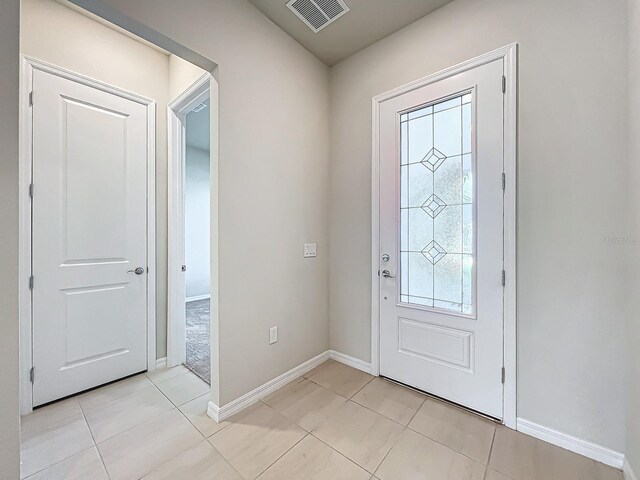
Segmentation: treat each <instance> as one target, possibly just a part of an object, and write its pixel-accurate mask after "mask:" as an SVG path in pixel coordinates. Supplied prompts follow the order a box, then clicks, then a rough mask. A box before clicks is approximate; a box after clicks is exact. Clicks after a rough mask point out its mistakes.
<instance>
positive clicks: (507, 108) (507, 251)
mask: <svg viewBox="0 0 640 480" xmlns="http://www.w3.org/2000/svg"><path fill="white" fill-rule="evenodd" d="M517 51H518V45H517V44H516V43H512V44H510V45H507V46H505V47H502V48H499V49H497V50H494V51H492V52H489V53H486V54H484V55H481V56H479V57H476V58H473V59H470V60H467V61H465V62H462V63H460V64H458V65H455V66H453V67H450V68H447V69H444V70H441V71H440V72H437V73H434V74H432V75H428V76H426V77H423V78H420V79H418V80H415V81H413V82H411V83H408V84H406V85H403V86H401V87H398V88H395V89H393V90H390V91H388V92H385V93H382V94H380V95H377V96H375V97H374V98H373V101H372V107H373V131H372V133H373V135H372V138H373V145H372V179H371V207H372V208H371V209H372V213H371V239H372V244H371V253H372V256H371V265H372V271H371V292H372V294H371V297H372V298H371V373H372V374H373V375H379V373H380V277H379V275H378V266H379V264H380V255H381V251H380V204H379V200H380V156H379V148H380V135H379V131H378V125H379V118H380V103H382V102H383V101H385V100H389V99H391V98H394V97H396V96H399V95H402V94H405V93H407V92H411V91H412V90H416V89H418V88H421V87H424V86H425V85H429V84H431V83H435V82H438V81H440V80H443V79H445V78H448V77H452V76H454V75H457V74H459V73H462V72H464V71H467V70H471V69H473V68H476V67H479V66H481V65H484V64H487V63H489V62H493V61H495V60H500V59H503V60H504V76H505V88H506V92H505V95H504V145H503V148H504V172H505V175H506V185H505V192H504V265H505V272H506V282H505V289H504V367H505V380H504V390H503V423H504V424H505V425H506V426H507V427H509V428H512V429H515V428H516V405H517V402H516V394H517V392H516V387H517V382H516V375H517V366H516V348H517V336H516V333H517V332H516V325H517V322H516V183H517V182H516V180H517V179H516V157H517V110H516V109H517ZM496 181H499V179H496Z"/></svg>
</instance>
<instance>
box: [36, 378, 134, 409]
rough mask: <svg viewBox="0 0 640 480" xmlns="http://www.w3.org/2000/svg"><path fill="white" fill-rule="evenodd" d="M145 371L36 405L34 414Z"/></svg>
mask: <svg viewBox="0 0 640 480" xmlns="http://www.w3.org/2000/svg"><path fill="white" fill-rule="evenodd" d="M146 371H147V370H141V371H139V372H136V373H132V374H130V375H127V376H126V377H122V378H116V379H115V380H111V381H110V382H107V383H101V384H100V385H96V386H95V387H91V388H87V389H86V390H80V391H79V392H76V393H72V394H71V395H67V396H66V397H62V398H57V399H55V400H51V401H50V402H47V403H43V404H42V405H38V406H37V407H33V411H34V412H35V411H37V410H40V409H41V408H44V407H48V406H50V405H53V404H55V403H61V402H64V401H65V400H69V399H70V398H73V397H79V396H80V395H84V394H85V393H89V392H92V391H94V390H98V389H99V388H102V387H107V386H109V385H112V384H114V383H118V382H121V381H123V380H127V379H129V378H131V377H135V376H136V375H140V374H142V373H145V372H146Z"/></svg>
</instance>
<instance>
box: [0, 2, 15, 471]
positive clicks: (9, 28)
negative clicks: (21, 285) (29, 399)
mask: <svg viewBox="0 0 640 480" xmlns="http://www.w3.org/2000/svg"><path fill="white" fill-rule="evenodd" d="M19 26H20V2H19V0H5V1H3V2H2V14H1V15H0V45H2V47H0V65H2V68H0V105H2V108H1V109H0V125H2V128H0V145H2V148H1V149H0V205H2V206H3V208H2V214H0V248H1V249H2V255H0V272H1V274H0V365H2V368H0V478H2V479H7V480H14V479H18V478H19V477H20V473H19V470H20V453H19V446H20V440H19V435H20V434H19V422H18V419H19V415H18V411H19V409H18V76H19V72H20V68H19V34H18V29H19Z"/></svg>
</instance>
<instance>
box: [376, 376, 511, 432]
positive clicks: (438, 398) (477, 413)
mask: <svg viewBox="0 0 640 480" xmlns="http://www.w3.org/2000/svg"><path fill="white" fill-rule="evenodd" d="M380 378H383V379H384V380H388V381H389V382H392V383H395V384H397V385H401V386H403V387H405V388H408V389H409V390H413V391H414V392H418V393H421V394H422V395H426V396H427V397H430V398H433V399H435V400H439V401H441V402H443V403H446V404H448V405H451V406H452V407H456V408H458V409H460V410H464V411H465V412H469V413H472V414H474V415H477V416H479V417H482V418H485V419H487V420H489V421H491V422H493V423H498V424H500V425H503V424H504V422H503V421H502V420H500V419H499V418H495V417H492V416H490V415H487V414H486V413H482V412H478V411H477V410H473V409H472V408H469V407H465V406H464V405H460V404H459V403H456V402H452V401H451V400H447V399H446V398H443V397H439V396H438V395H434V394H433V393H429V392H426V391H424V390H420V389H419V388H416V387H412V386H411V385H407V384H406V383H402V382H399V381H398V380H394V379H393V378H389V377H385V376H384V375H380Z"/></svg>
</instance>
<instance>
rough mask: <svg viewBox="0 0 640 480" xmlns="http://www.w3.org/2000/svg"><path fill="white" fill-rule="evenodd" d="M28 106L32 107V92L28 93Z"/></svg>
mask: <svg viewBox="0 0 640 480" xmlns="http://www.w3.org/2000/svg"><path fill="white" fill-rule="evenodd" d="M29 106H30V107H33V92H29Z"/></svg>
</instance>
